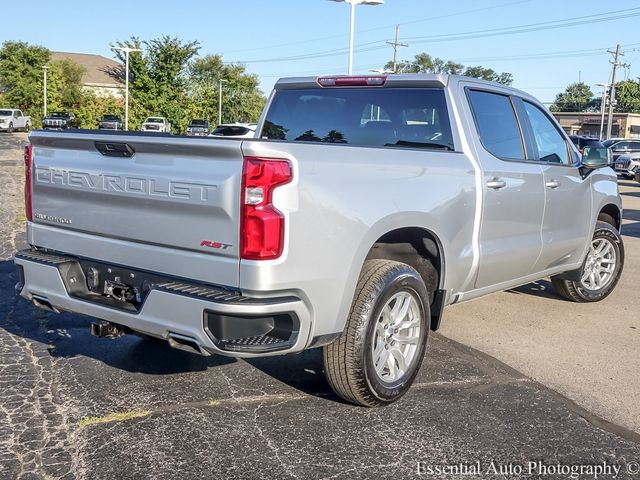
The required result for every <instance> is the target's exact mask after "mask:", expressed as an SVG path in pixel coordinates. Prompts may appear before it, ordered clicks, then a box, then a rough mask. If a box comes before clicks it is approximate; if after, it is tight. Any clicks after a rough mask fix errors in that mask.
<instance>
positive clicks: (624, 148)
mask: <svg viewBox="0 0 640 480" xmlns="http://www.w3.org/2000/svg"><path fill="white" fill-rule="evenodd" d="M609 148H610V149H611V153H612V154H613V161H614V162H615V161H616V160H618V157H619V156H620V155H629V154H632V153H640V140H621V141H619V142H615V143H613V144H611V145H610V146H609Z"/></svg>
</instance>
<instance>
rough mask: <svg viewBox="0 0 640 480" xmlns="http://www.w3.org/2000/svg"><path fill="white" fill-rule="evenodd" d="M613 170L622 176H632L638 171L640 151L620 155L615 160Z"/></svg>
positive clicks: (639, 169)
mask: <svg viewBox="0 0 640 480" xmlns="http://www.w3.org/2000/svg"><path fill="white" fill-rule="evenodd" d="M615 171H616V173H617V174H618V175H622V176H623V177H628V178H634V177H635V176H636V174H637V173H638V172H640V153H631V154H628V155H620V156H619V157H618V159H617V160H616V161H615Z"/></svg>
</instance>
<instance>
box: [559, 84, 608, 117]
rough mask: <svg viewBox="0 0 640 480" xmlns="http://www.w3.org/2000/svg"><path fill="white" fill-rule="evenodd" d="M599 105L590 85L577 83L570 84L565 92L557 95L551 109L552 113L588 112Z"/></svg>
mask: <svg viewBox="0 0 640 480" xmlns="http://www.w3.org/2000/svg"><path fill="white" fill-rule="evenodd" d="M597 104H598V102H597V101H596V100H595V99H594V98H593V92H592V91H591V88H590V87H589V85H587V84H586V83H583V82H576V83H572V84H570V85H569V86H568V87H567V88H566V90H565V91H564V92H562V93H559V94H558V95H556V99H555V101H554V102H553V104H552V105H551V108H550V109H551V111H552V112H586V111H589V110H593V108H594V107H595V106H596V105H597Z"/></svg>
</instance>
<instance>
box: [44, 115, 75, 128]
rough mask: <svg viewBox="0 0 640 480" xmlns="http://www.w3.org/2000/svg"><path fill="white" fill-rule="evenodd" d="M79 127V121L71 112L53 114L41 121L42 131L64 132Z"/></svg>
mask: <svg viewBox="0 0 640 480" xmlns="http://www.w3.org/2000/svg"><path fill="white" fill-rule="evenodd" d="M79 127H80V121H79V120H78V119H77V118H76V116H75V115H74V114H73V113H71V112H53V113H51V114H49V115H47V116H46V117H44V119H43V120H42V128H43V129H44V130H66V129H68V128H79Z"/></svg>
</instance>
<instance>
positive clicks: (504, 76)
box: [463, 65, 513, 85]
mask: <svg viewBox="0 0 640 480" xmlns="http://www.w3.org/2000/svg"><path fill="white" fill-rule="evenodd" d="M463 75H464V76H466V77H473V78H481V79H483V80H489V81H491V82H498V83H502V84H503V85H511V84H512V83H513V75H512V74H510V73H507V72H502V73H498V72H496V71H495V70H494V69H492V68H485V67H482V66H480V65H478V66H476V67H467V68H466V69H465V71H464V73H463Z"/></svg>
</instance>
